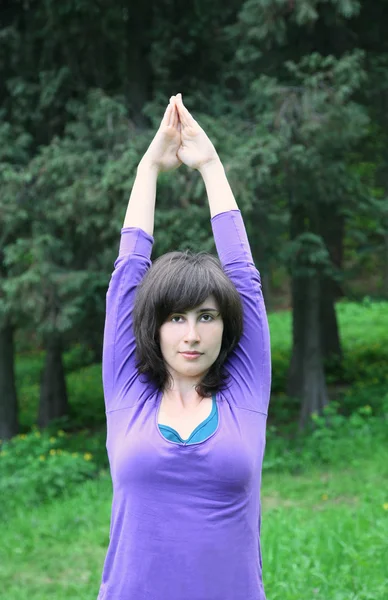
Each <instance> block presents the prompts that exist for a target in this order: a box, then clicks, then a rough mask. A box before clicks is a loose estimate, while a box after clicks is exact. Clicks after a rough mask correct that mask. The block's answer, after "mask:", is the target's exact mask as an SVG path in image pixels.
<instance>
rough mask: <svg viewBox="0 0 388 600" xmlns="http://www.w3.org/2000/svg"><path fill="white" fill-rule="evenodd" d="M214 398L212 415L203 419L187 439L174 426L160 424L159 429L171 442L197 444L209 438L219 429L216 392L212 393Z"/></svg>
mask: <svg viewBox="0 0 388 600" xmlns="http://www.w3.org/2000/svg"><path fill="white" fill-rule="evenodd" d="M212 399H213V406H212V411H211V413H210V415H209V416H208V418H207V419H205V421H202V423H200V424H199V425H198V427H196V428H195V429H194V431H193V432H192V434H191V435H190V437H188V438H187V440H183V439H182V438H181V436H180V435H179V433H178V432H177V431H175V429H173V428H172V427H169V426H168V425H159V429H160V432H161V433H162V435H163V436H164V437H165V438H166V439H167V440H170V441H171V442H180V443H182V442H184V443H186V444H196V443H198V442H202V441H203V440H206V438H208V437H209V436H210V435H211V434H212V433H213V432H214V431H215V430H216V429H217V425H218V409H217V402H216V395H215V394H213V395H212Z"/></svg>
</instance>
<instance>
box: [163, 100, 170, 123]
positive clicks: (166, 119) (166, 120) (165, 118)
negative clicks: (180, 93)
mask: <svg viewBox="0 0 388 600" xmlns="http://www.w3.org/2000/svg"><path fill="white" fill-rule="evenodd" d="M170 115H171V102H170V103H169V104H168V106H167V108H166V110H165V113H164V115H163V119H162V125H168V123H169V120H170Z"/></svg>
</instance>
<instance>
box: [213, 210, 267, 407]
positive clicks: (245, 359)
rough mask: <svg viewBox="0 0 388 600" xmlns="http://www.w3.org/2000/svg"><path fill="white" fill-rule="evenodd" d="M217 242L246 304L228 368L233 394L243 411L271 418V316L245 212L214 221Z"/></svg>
mask: <svg viewBox="0 0 388 600" xmlns="http://www.w3.org/2000/svg"><path fill="white" fill-rule="evenodd" d="M211 224H212V229H213V235H214V241H215V244H216V248H217V252H218V256H219V259H220V261H221V264H222V267H223V269H224V272H225V274H226V275H227V276H228V277H229V279H231V281H232V282H233V283H234V285H235V287H236V289H237V291H238V292H239V294H240V297H241V300H242V304H243V313H244V316H243V334H242V337H241V339H240V342H239V343H238V345H237V347H236V348H235V349H234V351H233V352H232V354H231V355H230V356H229V357H228V359H227V361H226V363H225V367H226V369H227V371H228V373H229V375H230V377H231V384H230V388H229V394H230V396H231V400H232V401H233V402H235V404H236V405H237V406H239V407H241V408H246V409H249V410H254V411H257V412H261V413H263V414H265V415H267V414H268V405H269V397H270V389H271V347H270V336H269V327H268V319H267V313H266V309H265V305H264V298H263V293H262V289H261V279H260V274H259V272H258V270H257V269H256V267H255V265H254V262H253V258H252V253H251V249H250V246H249V241H248V237H247V233H246V230H245V226H244V222H243V219H242V215H241V212H240V211H239V210H231V211H228V212H224V213H219V214H218V215H215V216H214V217H213V218H212V219H211Z"/></svg>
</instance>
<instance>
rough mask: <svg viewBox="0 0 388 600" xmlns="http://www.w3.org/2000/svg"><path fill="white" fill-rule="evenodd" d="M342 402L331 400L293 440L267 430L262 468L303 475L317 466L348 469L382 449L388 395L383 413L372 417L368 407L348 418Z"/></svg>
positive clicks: (274, 429)
mask: <svg viewBox="0 0 388 600" xmlns="http://www.w3.org/2000/svg"><path fill="white" fill-rule="evenodd" d="M341 409H342V407H341V406H340V403H338V402H334V401H332V402H331V403H330V404H329V405H327V406H326V407H325V409H324V411H323V414H322V415H321V416H319V415H317V414H313V415H312V418H311V421H310V423H309V425H308V427H307V428H306V430H305V431H304V432H303V433H301V432H299V433H297V434H296V435H294V436H292V437H284V435H279V431H278V429H277V427H276V426H275V425H270V426H269V427H268V430H267V444H266V454H265V460H264V465H263V469H264V470H267V471H272V470H287V471H291V472H294V473H295V472H303V471H305V470H307V469H309V468H312V467H314V466H315V465H320V466H322V465H331V466H333V465H336V466H337V467H338V466H346V464H347V463H348V462H349V461H352V462H354V463H356V462H357V461H358V460H362V459H363V458H365V457H366V456H372V455H373V452H374V451H377V449H378V448H380V447H382V445H383V444H384V443H385V441H386V439H387V435H388V395H387V394H386V395H385V398H384V400H383V405H382V409H381V414H380V415H379V416H375V415H373V411H372V407H371V406H370V405H369V404H366V405H365V406H361V407H359V408H357V409H355V410H354V412H352V413H351V414H350V415H349V416H345V415H344V414H342V411H341Z"/></svg>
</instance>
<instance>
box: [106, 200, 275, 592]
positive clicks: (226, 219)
mask: <svg viewBox="0 0 388 600" xmlns="http://www.w3.org/2000/svg"><path fill="white" fill-rule="evenodd" d="M211 224H212V228H213V234H214V240H215V243H216V248H217V252H218V256H219V258H220V261H221V263H222V266H223V269H224V271H225V273H226V274H227V275H228V277H229V278H230V279H231V280H232V281H233V283H234V285H235V286H236V288H237V290H238V292H239V293H240V296H241V298H242V302H243V312H244V321H243V327H244V331H243V335H242V337H241V340H240V342H239V344H238V346H237V347H236V348H235V350H234V351H233V353H232V354H231V355H230V357H229V358H228V359H227V362H226V368H227V371H228V373H229V374H230V376H231V377H230V385H229V387H228V389H226V390H225V391H219V392H217V394H216V401H217V409H218V416H219V419H218V427H217V428H216V430H215V431H214V432H213V433H212V434H211V435H210V436H209V437H208V438H207V439H205V440H203V441H200V442H198V443H193V444H185V443H175V442H172V441H171V440H168V439H166V438H165V437H163V435H162V433H161V432H160V430H159V427H158V411H159V406H160V402H161V398H162V390H159V389H157V387H156V386H155V385H154V384H152V383H150V382H148V383H145V382H144V377H141V376H139V374H138V372H137V369H136V367H135V345H136V342H135V338H134V334H133V326H132V310H133V305H134V297H135V292H136V287H137V285H138V284H139V283H140V281H141V280H142V278H143V277H144V275H145V273H146V272H147V270H148V269H149V267H150V265H151V261H150V256H151V250H152V244H153V238H152V236H150V235H149V234H147V233H146V232H144V231H143V230H142V229H139V228H136V227H127V228H123V229H122V232H121V242H120V251H119V256H118V258H117V260H116V262H115V265H114V267H115V268H114V272H113V275H112V278H111V281H110V285H109V289H108V293H107V310H106V323H105V333H104V349H103V385H104V395H105V403H106V416H107V451H108V457H109V463H110V471H111V477H112V483H113V501H112V516H111V526H110V541H109V547H108V552H107V555H106V559H105V564H104V570H103V575H102V583H101V587H100V592H99V595H98V600H265V595H264V589H263V583H262V560H261V550H260V523H261V506H260V486H261V471H262V462H263V455H264V447H265V428H266V419H267V411H268V403H269V396H270V382H271V359H270V340H269V330H268V322H267V316H266V311H265V306H264V300H263V295H262V290H261V282H260V275H259V272H258V271H257V269H256V268H255V265H254V263H253V259H252V255H251V251H250V247H249V242H248V238H247V235H246V231H245V227H244V223H243V220H242V217H241V213H240V211H239V210H231V211H228V212H224V213H220V214H218V215H216V216H215V217H213V218H212V219H211Z"/></svg>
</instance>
